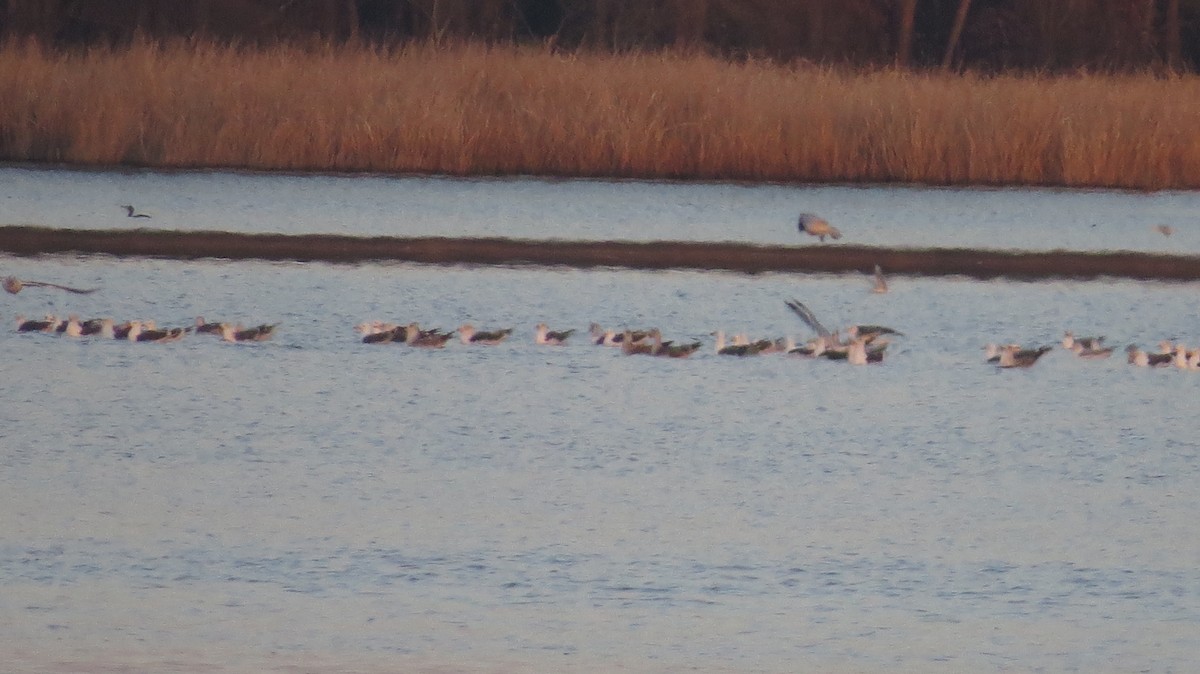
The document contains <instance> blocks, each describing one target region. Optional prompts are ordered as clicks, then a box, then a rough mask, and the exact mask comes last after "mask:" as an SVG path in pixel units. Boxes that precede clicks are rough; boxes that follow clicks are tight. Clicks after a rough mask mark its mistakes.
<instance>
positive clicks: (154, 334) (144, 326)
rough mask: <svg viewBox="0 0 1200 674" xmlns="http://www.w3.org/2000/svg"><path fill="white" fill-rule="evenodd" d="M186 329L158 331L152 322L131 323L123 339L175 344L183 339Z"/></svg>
mask: <svg viewBox="0 0 1200 674" xmlns="http://www.w3.org/2000/svg"><path fill="white" fill-rule="evenodd" d="M186 332H187V329H186V328H170V329H166V330H159V329H158V328H155V327H154V325H153V323H152V322H147V323H142V322H141V321H131V323H130V328H129V333H128V334H126V336H125V338H126V339H128V340H129V341H131V342H175V341H179V340H181V339H183V335H184V333H186Z"/></svg>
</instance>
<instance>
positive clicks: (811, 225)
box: [797, 213, 842, 241]
mask: <svg viewBox="0 0 1200 674" xmlns="http://www.w3.org/2000/svg"><path fill="white" fill-rule="evenodd" d="M797 225H798V227H799V229H800V231H801V232H804V233H805V234H808V235H810V236H815V237H817V238H818V239H820V240H821V241H824V240H825V237H827V236H828V237H829V238H831V239H840V238H842V233H841V232H840V231H838V229H837V227H834V226H833V225H831V224H829V222H828V221H826V220H825V218H822V217H820V216H818V215H813V214H812V213H801V214H800V219H799V221H798V222H797Z"/></svg>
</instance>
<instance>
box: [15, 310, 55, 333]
mask: <svg viewBox="0 0 1200 674" xmlns="http://www.w3.org/2000/svg"><path fill="white" fill-rule="evenodd" d="M57 328H58V319H57V318H55V316H54V314H46V316H45V318H42V319H41V320H36V319H30V320H25V317H24V316H17V332H54V331H55V329H57Z"/></svg>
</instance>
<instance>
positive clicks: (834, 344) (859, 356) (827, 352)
mask: <svg viewBox="0 0 1200 674" xmlns="http://www.w3.org/2000/svg"><path fill="white" fill-rule="evenodd" d="M785 305H786V306H787V307H788V309H790V310H791V311H792V312H793V313H795V314H796V315H797V316H798V317H799V318H800V319H801V320H802V321H803V322H804V323H805V324H806V325H807V326H808V327H810V328H811V329H812V330H813V332H815V333H816V336H814V337H813V338H811V339H809V340H808V341H806V342H805V343H803V344H799V345H798V344H796V342H795V340H794V339H793V338H792V337H791V336H788V337H784V338H780V339H758V340H751V339H749V338H748V337H746V336H745V335H734V336H732V337H731V338H729V339H727V338H726V335H725V333H724V331H722V330H717V331H715V332H713V333H712V336H713V337H715V338H716V341H715V345H714V352H715V353H716V354H717V355H720V356H739V357H747V356H760V355H766V354H772V353H781V354H785V355H790V356H803V357H808V358H826V359H830V360H844V361H846V362H848V363H850V364H853V365H867V364H870V363H881V362H883V360H884V356H885V354H886V352H887V348H888V345H889V344H890V343H891V340H892V339H893V338H896V337H902V336H903V333H901V332H899V331H898V330H895V329H893V328H889V327H886V326H882V325H851V326H849V327H847V328H845V329H844V330H838V331H830V330H829V329H828V328H826V327H825V326H824V325H823V324H822V323H821V322H820V321H819V320H817V318H816V316H815V314H813V312H812V310H811V309H809V308H808V307H807V306H805V305H804V304H803V303H802V302H800V301H798V300H788V301H786V302H785ZM16 327H17V331H18V332H41V333H50V334H58V335H63V336H66V337H98V338H101V339H118V340H128V341H131V342H173V341H178V340H180V339H182V338H183V337H184V336H185V335H187V334H188V333H197V334H212V335H216V336H218V337H220V338H221V339H222V340H223V341H226V342H261V341H265V340H268V339H270V338H271V337H272V336H273V335H274V334H275V331H276V328H277V327H278V324H261V325H257V326H253V327H248V328H247V327H243V326H242V325H240V324H231V323H227V322H209V321H206V320H205V319H204V317H202V316H198V317H196V319H195V321H194V324H193V325H189V326H186V327H176V328H159V327H157V326H156V325H155V323H154V321H142V320H134V321H126V322H124V323H121V324H117V323H115V322H114V321H113V319H111V318H104V319H90V320H80V319H79V317H78V316H75V315H72V316H70V317H68V318H66V319H58V318H56V317H54V316H52V315H48V316H46V317H44V318H42V319H37V320H26V319H25V318H24V317H22V316H18V317H17V326H16ZM355 330H356V331H357V332H359V333H361V334H362V342H363V343H366V344H404V345H407V346H412V347H420V348H442V347H444V346H446V344H447V343H449V342H451V341H452V340H454V339H455V337H457V339H458V341H459V342H461V343H462V344H466V345H484V346H493V345H497V344H501V343H503V342H505V341H507V340H508V339H509V338H510V337H511V336H512V334H513V332H514V330H513V328H503V329H497V330H479V329H476V328H475V327H474V326H473V325H471V324H470V323H465V324H463V325H462V326H460V327H459V328H458V329H457V330H441V329H437V328H434V329H422V328H421V327H420V325H419V324H417V323H415V322H414V323H407V324H397V323H388V322H384V321H377V320H376V321H367V322H363V323H360V324H358V325H357V326H355ZM575 333H576V330H574V329H569V330H551V329H550V328H549V326H547V325H546V324H545V323H539V324H538V325H537V327H536V329H535V331H534V335H533V341H534V343H535V344H539V345H549V346H557V345H563V344H566V343H567V342H568V340H570V339H571V338H572V337H573V336H574V334H575ZM587 339H588V341H589V342H591V343H592V344H596V345H600V346H613V347H619V348H620V349H621V350H622V352H623V353H625V354H629V355H649V356H660V357H667V358H687V357H689V356H691V355H692V354H694V353H696V352H697V351H699V350H700V349H701V348H702V347H703V344H702V342H701V341H698V340H694V341H689V342H686V343H676V342H675V341H673V340H664V339H663V335H662V332H661V331H660V330H659V329H658V328H651V329H646V330H633V329H621V330H614V329H605V328H603V327H601V326H600V325H598V324H596V323H592V324H591V326H590V328H589V331H588V335H587ZM1062 346H1063V348H1064V349H1066V350H1068V351H1071V352H1072V353H1074V354H1075V355H1077V356H1079V357H1080V358H1083V359H1086V360H1093V359H1101V358H1108V357H1110V356H1111V355H1112V354H1113V352H1114V347H1112V346H1106V345H1105V344H1104V337H1076V336H1075V335H1074V333H1072V332H1070V331H1068V332H1066V333H1065V334H1064V336H1063V339H1062ZM1052 350H1053V348H1052V347H1050V346H1039V347H1035V348H1026V347H1023V346H1021V345H1018V344H1005V345H997V344H989V345H987V346H986V347H985V352H986V354H985V358H986V360H987V362H989V363H993V364H995V365H996V366H997V367H999V368H1004V369H1009V368H1028V367H1032V366H1033V365H1034V364H1036V363H1037V362H1038V361H1039V359H1041V357H1042V356H1044V355H1045V354H1047V353H1049V352H1050V351H1052ZM1125 353H1126V356H1127V359H1128V362H1129V363H1130V364H1133V365H1138V366H1143V367H1166V366H1174V367H1177V368H1180V369H1189V370H1200V348H1197V349H1188V348H1187V347H1185V346H1184V345H1182V344H1174V343H1171V342H1168V341H1164V342H1161V343H1160V344H1159V350H1158V351H1155V352H1148V351H1143V350H1142V349H1141V348H1139V347H1138V346H1136V345H1130V346H1129V347H1127V348H1126V349H1125Z"/></svg>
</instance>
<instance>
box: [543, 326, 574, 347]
mask: <svg viewBox="0 0 1200 674" xmlns="http://www.w3.org/2000/svg"><path fill="white" fill-rule="evenodd" d="M574 332H575V329H574V328H571V329H570V330H551V329H550V326H548V325H546V324H545V323H538V324H537V333H536V334H535V335H534V337H533V341H534V343H535V344H550V345H553V346H560V345H563V344H566V343H567V338H569V337H570V336H571V335H572V334H574Z"/></svg>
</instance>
